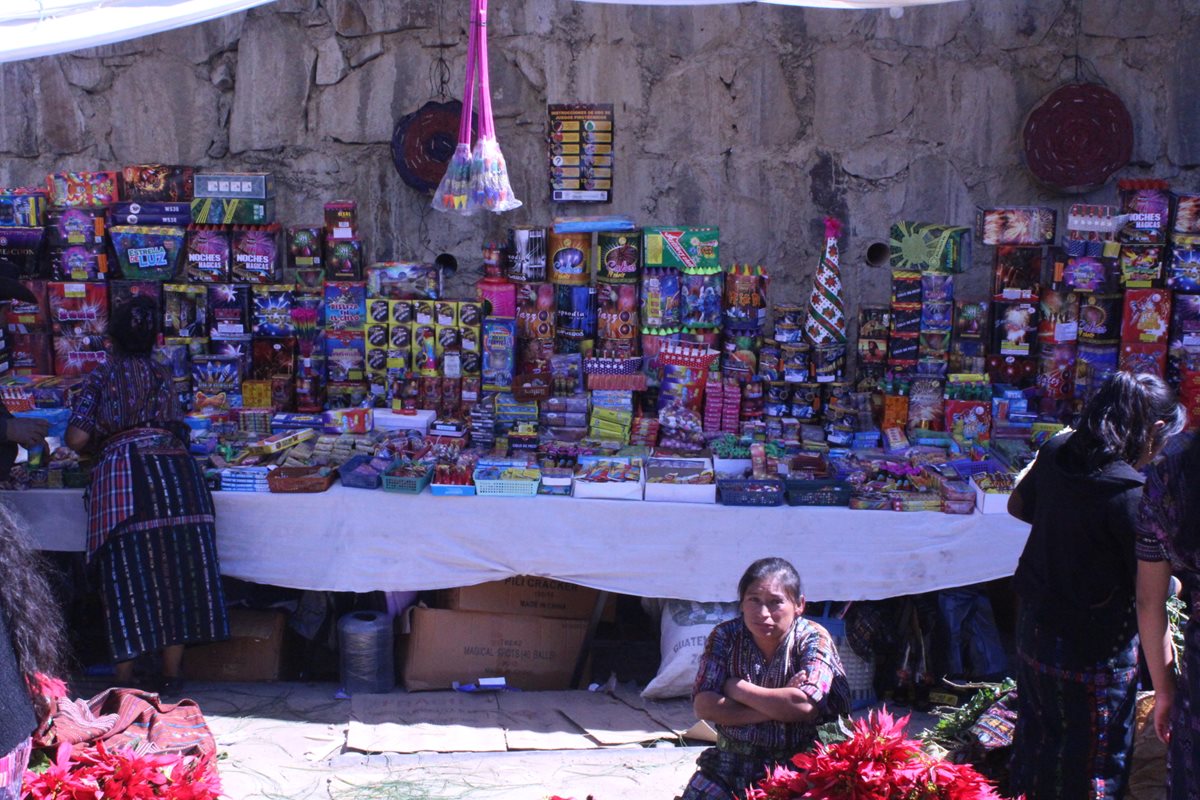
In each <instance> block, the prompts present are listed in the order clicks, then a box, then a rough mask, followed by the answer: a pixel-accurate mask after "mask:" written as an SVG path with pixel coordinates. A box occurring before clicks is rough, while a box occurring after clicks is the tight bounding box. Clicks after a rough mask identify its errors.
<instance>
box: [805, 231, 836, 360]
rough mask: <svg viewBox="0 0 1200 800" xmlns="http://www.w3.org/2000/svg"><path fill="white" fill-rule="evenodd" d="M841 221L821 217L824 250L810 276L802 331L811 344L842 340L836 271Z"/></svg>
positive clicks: (833, 342) (834, 342)
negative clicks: (809, 293) (823, 220)
mask: <svg viewBox="0 0 1200 800" xmlns="http://www.w3.org/2000/svg"><path fill="white" fill-rule="evenodd" d="M841 232H842V224H841V223H840V222H838V221H837V220H836V219H834V218H833V217H826V218H825V253H824V255H822V256H821V263H820V264H819V265H817V274H816V275H815V276H814V277H813V289H812V294H811V295H810V296H809V299H808V316H807V317H806V318H805V320H804V334H805V336H807V337H808V340H809V341H810V342H812V343H813V344H838V343H841V342H844V341H846V310H845V307H844V306H843V305H842V278H841V276H840V275H839V273H838V243H837V240H838V236H839V235H840V234H841Z"/></svg>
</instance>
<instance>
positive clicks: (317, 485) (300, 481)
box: [267, 467, 337, 494]
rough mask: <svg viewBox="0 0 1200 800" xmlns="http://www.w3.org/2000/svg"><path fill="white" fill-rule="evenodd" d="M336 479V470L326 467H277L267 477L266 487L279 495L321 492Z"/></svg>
mask: <svg viewBox="0 0 1200 800" xmlns="http://www.w3.org/2000/svg"><path fill="white" fill-rule="evenodd" d="M322 470H324V471H325V472H324V474H321V473H322ZM336 479H337V470H336V469H329V468H328V467H279V468H278V469H273V470H271V472H270V474H268V475H267V486H268V487H270V489H271V491H272V492H274V493H280V494H297V493H301V492H323V491H325V490H326V489H328V488H329V487H330V486H332V485H333V482H334V480H336Z"/></svg>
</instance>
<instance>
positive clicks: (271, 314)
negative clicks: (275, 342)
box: [250, 284, 296, 336]
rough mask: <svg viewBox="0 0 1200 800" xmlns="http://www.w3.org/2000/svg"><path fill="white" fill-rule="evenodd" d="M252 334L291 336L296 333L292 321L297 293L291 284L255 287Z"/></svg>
mask: <svg viewBox="0 0 1200 800" xmlns="http://www.w3.org/2000/svg"><path fill="white" fill-rule="evenodd" d="M251 292H252V293H253V298H254V306H253V309H252V312H251V322H250V325H251V332H253V334H254V335H255V336H291V335H293V334H294V333H295V332H296V324H295V322H294V321H293V319H292V308H294V307H295V300H296V298H295V292H294V291H293V289H292V287H291V285H289V284H277V285H269V286H254V287H252V289H251Z"/></svg>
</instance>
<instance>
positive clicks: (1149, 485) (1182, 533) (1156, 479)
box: [1137, 436, 1200, 800]
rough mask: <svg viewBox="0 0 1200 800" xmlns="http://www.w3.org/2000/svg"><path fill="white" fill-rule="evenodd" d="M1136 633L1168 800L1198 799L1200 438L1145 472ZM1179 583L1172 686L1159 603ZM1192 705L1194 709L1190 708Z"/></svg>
mask: <svg viewBox="0 0 1200 800" xmlns="http://www.w3.org/2000/svg"><path fill="white" fill-rule="evenodd" d="M1137 557H1138V570H1137V609H1138V631H1139V633H1140V634H1141V637H1142V643H1143V646H1142V651H1143V652H1144V653H1145V655H1146V666H1147V667H1148V668H1149V669H1150V679H1151V680H1152V681H1153V682H1154V729H1155V731H1156V732H1157V733H1158V736H1159V738H1160V739H1162V740H1163V741H1164V742H1166V743H1167V764H1168V774H1167V783H1168V785H1169V787H1170V788H1169V791H1168V796H1169V797H1170V798H1171V800H1185V799H1190V798H1197V797H1200V705H1198V704H1200V619H1198V618H1197V615H1198V614H1200V437H1196V436H1187V437H1178V438H1177V439H1175V440H1174V441H1172V442H1171V443H1170V444H1169V445H1168V446H1167V448H1166V450H1165V451H1164V452H1163V455H1162V458H1161V459H1160V460H1159V461H1158V462H1156V463H1155V464H1154V466H1153V468H1151V470H1150V472H1149V475H1148V476H1147V478H1146V490H1145V492H1144V493H1143V494H1142V506H1141V512H1140V514H1139V517H1138V541H1137ZM1172 573H1174V574H1175V575H1177V576H1178V577H1179V578H1180V580H1181V581H1182V583H1183V597H1184V599H1185V600H1186V602H1187V605H1188V614H1189V617H1190V619H1189V621H1188V624H1187V627H1186V629H1185V630H1184V633H1183V640H1184V648H1183V665H1182V667H1183V668H1182V670H1180V677H1179V679H1178V685H1177V681H1176V677H1175V667H1177V666H1179V665H1177V664H1176V663H1175V657H1176V656H1175V652H1174V648H1173V647H1172V646H1171V637H1170V634H1169V633H1168V629H1167V611H1166V606H1165V604H1164V603H1163V598H1164V597H1165V596H1166V594H1167V588H1168V585H1169V584H1170V581H1171V574H1172ZM1193 706H1196V707H1195V708H1193Z"/></svg>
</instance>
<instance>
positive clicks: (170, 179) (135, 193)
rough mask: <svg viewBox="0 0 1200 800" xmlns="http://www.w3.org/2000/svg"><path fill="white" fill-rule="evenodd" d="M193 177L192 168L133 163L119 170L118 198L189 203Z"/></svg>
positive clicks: (192, 190) (191, 194)
mask: <svg viewBox="0 0 1200 800" xmlns="http://www.w3.org/2000/svg"><path fill="white" fill-rule="evenodd" d="M194 178H195V170H194V169H193V168H192V167H187V166H178V165H170V164H134V165H131V166H128V167H125V168H124V169H123V170H121V197H122V198H124V199H125V200H126V201H135V202H153V203H170V202H181V201H191V199H192V197H193V196H194ZM133 213H137V212H133Z"/></svg>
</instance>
